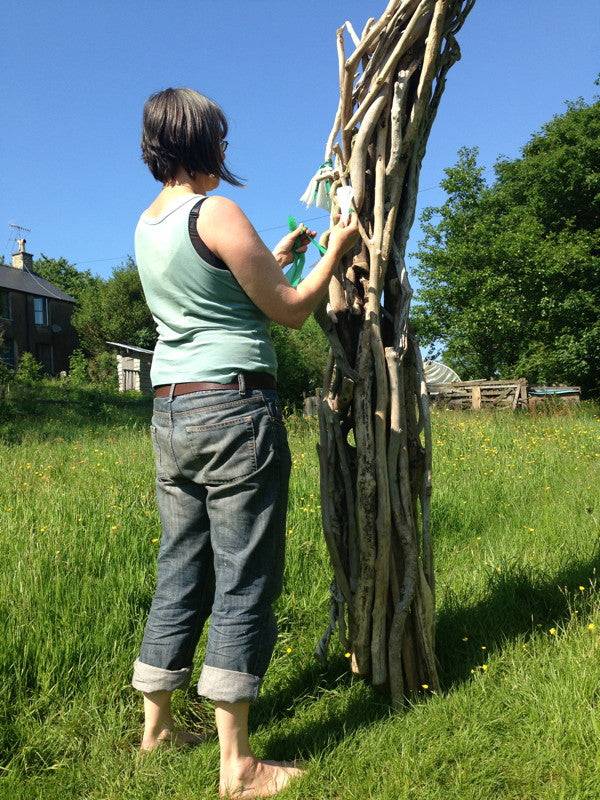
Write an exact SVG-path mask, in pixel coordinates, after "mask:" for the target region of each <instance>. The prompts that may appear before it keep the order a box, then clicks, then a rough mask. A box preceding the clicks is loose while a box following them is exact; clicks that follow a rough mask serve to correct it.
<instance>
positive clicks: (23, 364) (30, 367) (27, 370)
mask: <svg viewBox="0 0 600 800" xmlns="http://www.w3.org/2000/svg"><path fill="white" fill-rule="evenodd" d="M43 373H44V368H43V366H42V365H41V364H40V362H39V361H38V360H37V359H36V358H35V356H34V355H33V353H30V352H29V351H27V350H26V351H25V352H24V353H23V354H22V355H21V358H20V359H19V363H18V365H17V369H16V371H15V380H17V381H18V382H19V383H22V384H24V385H25V386H33V385H34V384H36V383H39V381H40V380H41V379H42V376H43Z"/></svg>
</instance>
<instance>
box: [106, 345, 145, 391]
mask: <svg viewBox="0 0 600 800" xmlns="http://www.w3.org/2000/svg"><path fill="white" fill-rule="evenodd" d="M106 344H109V345H110V346H111V347H114V348H116V350H117V374H118V377H119V391H120V392H127V391H129V390H134V391H136V392H142V394H152V383H151V381H150V367H151V366H152V356H153V354H154V350H147V349H146V348H145V347H134V346H133V345H131V344H123V343H122V342H107V343H106Z"/></svg>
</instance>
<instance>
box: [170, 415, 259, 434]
mask: <svg viewBox="0 0 600 800" xmlns="http://www.w3.org/2000/svg"><path fill="white" fill-rule="evenodd" d="M248 423H252V417H251V416H246V417H234V418H233V419H229V420H225V421H224V422H214V423H213V424H212V425H186V426H185V429H186V431H187V432H188V433H194V432H196V431H210V430H212V429H213V428H233V427H234V426H235V425H242V424H244V425H246V426H248Z"/></svg>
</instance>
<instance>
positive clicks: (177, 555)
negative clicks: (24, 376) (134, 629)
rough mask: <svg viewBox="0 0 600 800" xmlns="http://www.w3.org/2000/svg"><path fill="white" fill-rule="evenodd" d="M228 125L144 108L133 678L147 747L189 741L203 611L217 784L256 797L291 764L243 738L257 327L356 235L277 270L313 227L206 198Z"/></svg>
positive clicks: (271, 435)
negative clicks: (306, 270)
mask: <svg viewBox="0 0 600 800" xmlns="http://www.w3.org/2000/svg"><path fill="white" fill-rule="evenodd" d="M226 135H227V121H226V119H225V116H224V114H223V112H222V111H221V109H220V108H219V106H217V105H216V104H215V103H214V102H213V101H211V100H209V99H208V98H207V97H204V96H203V95H201V94H199V93H197V92H195V91H193V90H191V89H166V90H164V91H161V92H157V93H156V94H153V95H152V96H151V97H150V98H149V99H148V101H147V102H146V104H145V106H144V114H143V133H142V158H143V160H144V162H145V163H146V164H147V165H148V167H149V169H150V171H151V173H152V175H153V176H154V177H155V178H156V180H158V181H160V182H161V183H163V188H162V190H161V192H160V193H159V194H158V196H157V197H156V199H155V200H154V201H153V202H152V204H151V205H150V206H149V207H148V209H147V210H146V211H145V212H144V213H142V214H141V216H140V219H139V221H138V224H137V227H136V231H135V254H136V262H137V267H138V270H139V273H140V278H141V281H142V286H143V289H144V294H145V297H146V301H147V303H148V306H149V308H150V310H151V312H152V315H153V317H154V320H155V322H156V326H157V332H158V342H157V345H156V349H155V351H154V357H153V361H152V369H151V380H152V385H153V387H154V390H155V398H154V411H153V416H152V423H151V426H150V429H151V437H152V443H153V448H154V454H155V462H156V470H157V478H156V491H157V501H158V507H159V512H160V517H161V523H162V537H161V543H160V548H159V553H158V574H157V585H156V591H155V595H154V598H153V601H152V606H151V609H150V612H149V615H148V620H147V623H146V628H145V631H144V637H143V641H142V645H141V651H140V654H139V658H138V659H136V661H135V665H134V674H133V680H132V684H133V686H134V687H135V688H137V689H139V690H140V691H141V692H143V694H144V711H145V726H144V734H143V739H142V744H141V748H142V750H151V749H153V748H154V747H156V746H157V745H158V744H159V743H161V742H163V741H171V742H174V743H176V744H182V743H187V742H189V741H191V739H192V737H191V736H190V735H189V734H187V733H185V732H183V731H176V730H174V727H173V719H172V716H171V705H170V703H171V693H172V692H173V690H174V689H177V688H179V687H181V686H184V685H186V684H187V683H188V681H189V679H190V673H191V670H192V661H193V657H194V652H195V649H196V646H197V643H198V639H199V637H200V634H201V632H202V629H203V626H204V623H205V621H206V620H207V618H208V617H209V615H211V623H210V629H209V635H208V643H207V647H206V653H205V659H204V664H203V667H202V672H201V675H200V679H199V682H198V694H200V695H202V696H204V697H206V698H208V699H210V700H212V701H213V702H214V704H215V718H216V725H217V729H218V735H219V744H220V753H221V759H220V793H221V795H225V794H227V793H230V792H236V793H237V795H238V796H241V797H262V796H267V795H272V794H275V793H276V792H278V791H280V790H281V789H282V788H283V787H284V786H285V785H286V784H287V783H288V781H289V780H290V779H291V778H292V777H294V776H296V775H299V774H301V772H302V771H301V770H300V769H298V768H295V767H292V766H290V765H289V764H288V763H287V762H281V763H276V762H268V761H260V760H258V759H257V758H255V756H254V755H253V753H252V751H251V749H250V744H249V741H248V711H249V704H250V703H251V702H252V701H253V700H255V699H256V697H257V695H258V692H259V688H260V685H261V683H262V680H263V678H264V675H265V672H266V669H267V666H268V664H269V661H270V658H271V655H272V652H273V648H274V645H275V640H276V638H277V624H276V620H275V617H274V614H273V609H272V606H273V603H274V601H275V600H276V598H277V597H278V596H279V594H280V592H281V588H282V580H283V568H284V552H285V531H286V512H287V497H288V483H289V475H290V468H291V455H290V450H289V445H288V440H287V432H286V429H285V425H284V422H283V418H282V415H281V408H280V405H279V400H278V394H277V383H276V374H277V359H276V356H275V351H274V349H273V345H272V342H271V339H270V337H269V332H268V323H269V320H274V321H276V322H278V323H280V324H282V325H286V326H289V327H292V328H300V327H301V325H302V323H303V322H304V320H305V319H306V318H307V317H308V315H309V314H310V313H311V312H312V311H313V310H314V309H315V308H316V307H317V305H318V304H319V302H320V301H321V300H322V298H323V296H324V294H325V293H326V291H327V285H328V283H329V280H330V277H331V274H332V271H333V269H334V267H335V266H336V264H337V262H338V261H339V259H340V257H341V256H342V255H343V253H344V252H346V251H347V250H348V249H349V248H351V247H352V246H353V245H354V243H355V242H356V240H357V231H356V223H355V222H354V223H350V224H348V225H344V224H343V223H342V222H338V223H337V224H336V225H334V227H333V228H332V230H331V234H330V237H329V244H328V251H327V254H326V255H325V256H324V257H323V258H322V259H321V261H320V262H319V263H318V264H317V265H316V266H315V267H314V269H313V270H312V271H311V273H310V274H309V275H308V277H306V278H305V279H304V281H303V282H302V283H301V284H300V285H299V286H298V287H297V288H293V287H292V286H291V285H290V283H289V281H287V279H286V278H285V276H284V275H283V273H282V271H281V268H282V267H284V266H286V265H287V264H290V263H291V261H292V259H293V256H292V248H293V247H294V244H296V245H297V246H298V249H299V250H300V251H305V250H306V248H307V246H308V243H309V241H310V238H312V237H313V236H315V235H316V234H315V232H314V231H307V230H306V229H305V228H303V227H302V226H301V227H300V228H298V229H297V230H296V231H294V232H292V233H291V234H289V235H288V236H286V237H285V238H284V239H283V240H282V241H281V242H280V244H279V245H278V246H277V247H276V248H275V250H274V251H273V252H272V253H271V252H270V251H269V250H268V249H267V247H266V246H265V245H264V243H263V242H262V241H261V239H260V237H259V236H258V234H257V233H256V231H255V230H254V228H253V227H252V225H251V223H250V222H249V220H248V219H247V217H246V216H245V215H244V213H243V212H242V211H241V209H240V208H239V207H238V206H237V205H236V204H235V203H234V202H232V201H231V200H228V199H227V198H225V197H218V196H211V197H208V198H207V197H206V194H207V192H210V191H212V190H213V189H216V187H217V186H218V184H219V181H220V180H221V179H223V180H225V181H226V182H228V183H230V184H232V185H234V186H241V185H242V184H241V182H240V181H239V180H238V178H236V176H235V175H233V174H232V173H231V172H230V171H229V169H228V168H227V166H226V165H225V149H226V146H227V142H226V141H225V137H226Z"/></svg>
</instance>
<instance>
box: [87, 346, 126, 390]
mask: <svg viewBox="0 0 600 800" xmlns="http://www.w3.org/2000/svg"><path fill="white" fill-rule="evenodd" d="M88 372H89V376H90V381H91V382H92V383H93V384H94V385H96V386H100V387H102V388H104V389H118V388H119V377H118V374H117V356H116V354H115V353H113V352H109V351H107V350H103V351H102V352H101V353H97V354H96V355H95V356H93V358H90V361H89V364H88Z"/></svg>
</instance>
